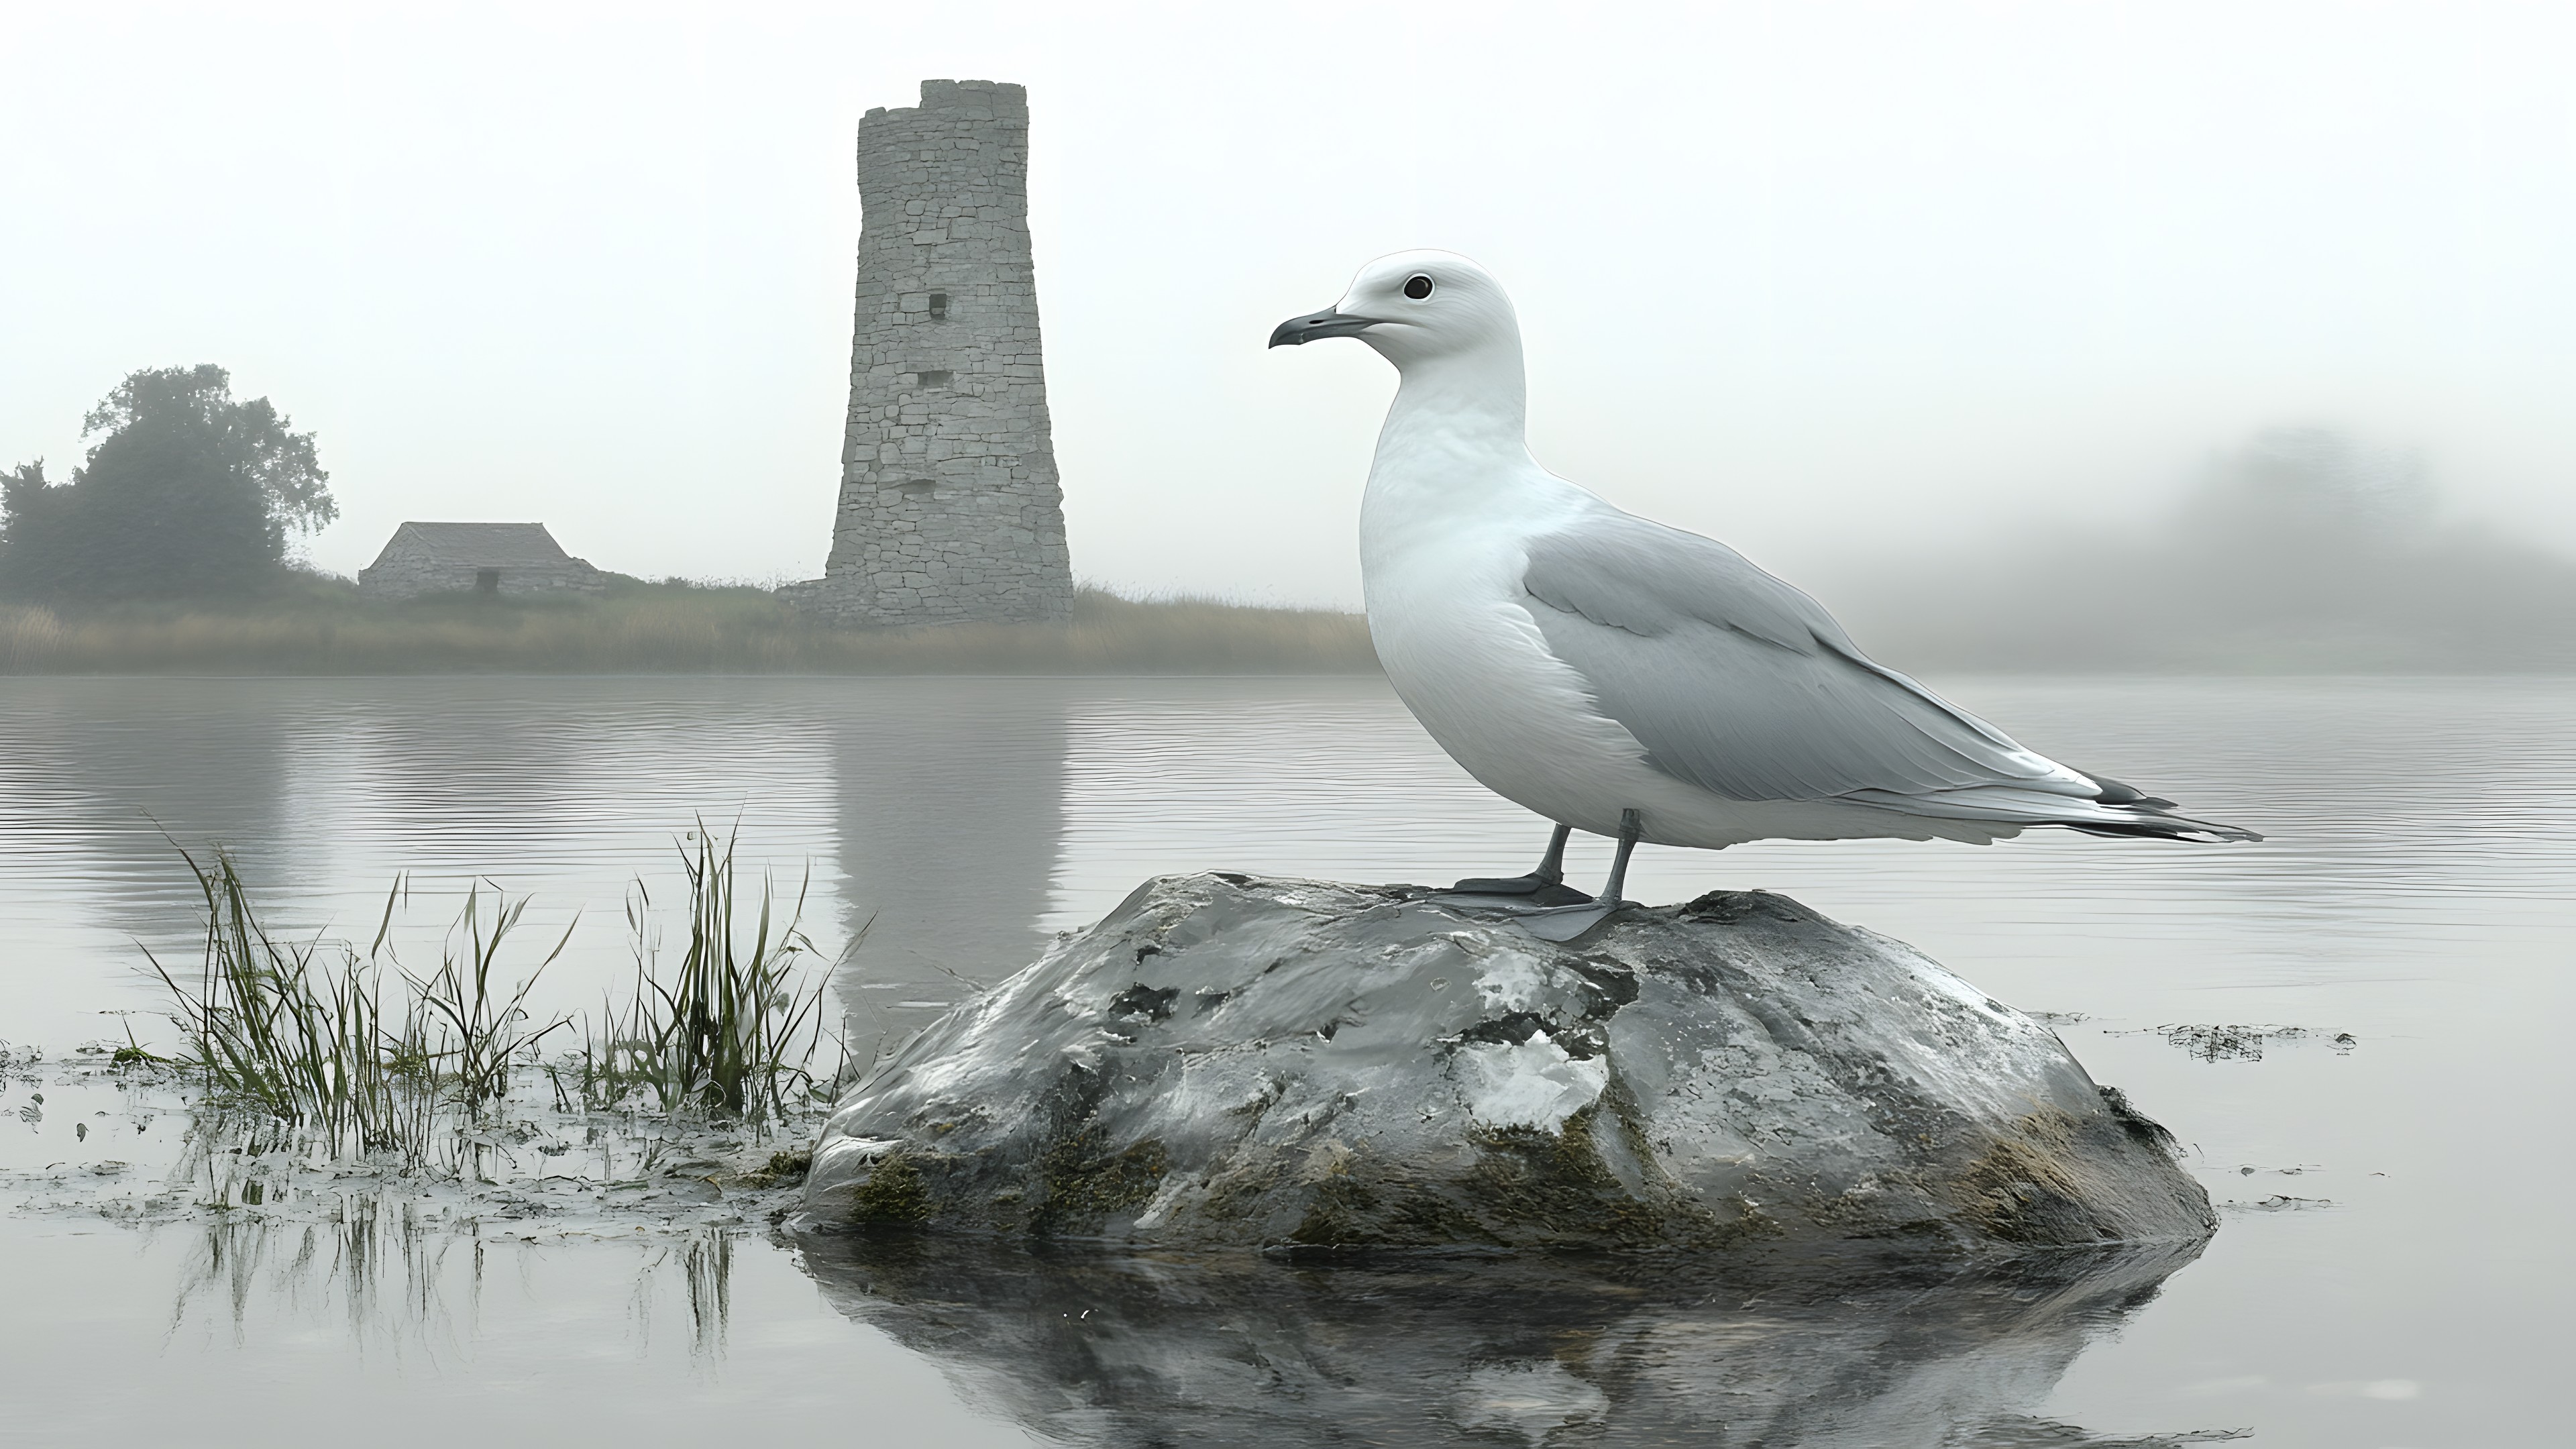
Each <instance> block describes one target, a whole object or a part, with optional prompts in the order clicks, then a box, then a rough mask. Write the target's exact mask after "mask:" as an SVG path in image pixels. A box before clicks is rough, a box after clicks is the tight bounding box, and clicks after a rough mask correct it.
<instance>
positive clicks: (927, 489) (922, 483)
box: [903, 478, 939, 498]
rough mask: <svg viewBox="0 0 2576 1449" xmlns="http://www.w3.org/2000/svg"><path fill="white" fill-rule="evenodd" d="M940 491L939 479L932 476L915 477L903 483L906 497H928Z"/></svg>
mask: <svg viewBox="0 0 2576 1449" xmlns="http://www.w3.org/2000/svg"><path fill="white" fill-rule="evenodd" d="M938 491H939V483H938V481H937V480H935V479H931V478H915V479H913V480H911V481H910V482H908V483H906V484H904V485H903V496H904V497H906V498H927V497H929V496H930V495H931V494H933V493H936V492H938Z"/></svg>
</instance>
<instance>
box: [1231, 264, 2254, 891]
mask: <svg viewBox="0 0 2576 1449" xmlns="http://www.w3.org/2000/svg"><path fill="white" fill-rule="evenodd" d="M1332 337H1356V338H1358V339H1359V340H1360V341H1362V342H1364V343H1367V344H1368V345H1369V346H1370V347H1372V348H1375V349H1376V350H1377V353H1378V355H1379V356H1381V357H1384V358H1385V359H1386V360H1387V361H1389V362H1391V363H1393V364H1395V368H1396V371H1397V373H1398V374H1399V375H1400V377H1401V379H1402V381H1401V384H1400V386H1399V387H1398V388H1397V390H1396V395H1395V401H1394V403H1393V404H1392V405H1391V406H1390V407H1389V408H1388V409H1387V414H1386V424H1385V426H1384V427H1383V428H1382V429H1381V430H1380V431H1379V433H1378V440H1377V455H1376V457H1375V459H1374V460H1373V461H1372V462H1371V463H1370V465H1369V476H1368V489H1367V492H1366V494H1365V495H1364V496H1363V499H1362V501H1361V504H1360V573H1361V580H1362V588H1363V591H1364V594H1365V596H1366V599H1367V607H1368V622H1369V636H1370V638H1371V640H1372V641H1373V642H1374V643H1375V644H1376V646H1377V653H1378V658H1379V659H1380V660H1381V661H1382V662H1383V663H1384V665H1385V668H1386V675H1387V678H1388V680H1389V681H1390V682H1391V683H1392V684H1393V685H1394V687H1395V692H1396V694H1397V696H1398V697H1399V698H1401V699H1402V700H1403V701H1404V703H1405V706H1406V707H1407V708H1408V709H1410V710H1412V711H1413V714H1414V717H1415V718H1416V719H1419V720H1420V721H1421V722H1422V726H1423V728H1424V729H1426V730H1428V731H1429V732H1430V734H1431V737H1432V739H1434V740H1436V741H1437V742H1438V743H1439V745H1440V747H1441V748H1442V749H1444V750H1446V751H1448V753H1449V755H1450V757H1451V758H1453V759H1455V760H1456V761H1457V762H1458V763H1459V764H1460V765H1461V766H1463V767H1464V768H1465V769H1466V771H1467V773H1468V774H1470V775H1472V776H1474V777H1475V778H1476V779H1477V780H1478V781H1479V782H1481V783H1482V784H1483V785H1484V786H1485V787H1486V788H1488V789H1490V790H1492V791H1494V792H1495V793H1496V794H1498V795H1501V796H1503V797H1504V798H1505V799H1508V800H1511V801H1513V802H1514V803H1516V804H1519V805H1521V806H1523V807H1525V808H1527V809H1529V810H1531V811H1533V812H1535V813H1536V814H1538V815H1540V816H1543V817H1545V818H1546V819H1548V820H1551V821H1554V822H1555V824H1556V828H1555V832H1554V834H1553V835H1551V836H1550V838H1549V841H1548V845H1547V851H1546V854H1545V855H1544V857H1542V858H1541V860H1540V862H1539V864H1538V866H1537V868H1535V869H1533V870H1531V871H1529V872H1527V873H1526V874H1523V875H1518V876H1511V877H1500V878H1496V877H1484V878H1477V879H1471V880H1463V881H1460V882H1458V883H1457V885H1456V886H1455V887H1453V888H1452V890H1453V892H1455V893H1457V894H1459V895H1463V896H1467V897H1474V898H1480V899H1486V900H1491V901H1494V902H1496V903H1498V904H1503V905H1506V906H1509V907H1512V908H1516V909H1518V910H1521V911H1523V912H1525V913H1527V914H1530V915H1533V916H1539V915H1562V916H1563V918H1564V919H1562V920H1561V921H1560V922H1557V923H1556V924H1555V927H1554V928H1553V929H1547V930H1539V928H1538V927H1537V926H1535V925H1534V926H1533V927H1532V929H1533V930H1539V933H1540V934H1542V935H1546V936H1549V937H1552V938H1555V939H1571V938H1572V937H1573V936H1574V935H1577V934H1580V933H1581V932H1582V931H1584V930H1588V929H1589V928H1590V927H1591V926H1592V925H1593V924H1596V923H1598V922H1599V921H1600V920H1601V919H1603V918H1604V917H1606V916H1607V915H1608V914H1609V913H1610V912H1611V911H1613V910H1615V909H1617V907H1618V906H1619V904H1620V902H1621V892H1622V888H1623V886H1624V884H1625V882H1626V879H1627V871H1628V858H1629V856H1630V854H1631V853H1632V852H1634V851H1635V849H1636V847H1637V845H1638V843H1639V842H1640V841H1644V842H1647V843H1650V844H1655V845H1675V846H1692V847H1697V848H1700V849H1705V850H1719V849H1723V848H1725V847H1727V846H1730V845H1738V844H1742V843H1744V842H1747V841H1753V840H1863V839H1888V838H1893V839H1898V840H1932V839H1943V840H1961V841H1968V842H1971V843H1974V844H1979V845H1984V844H1991V843H1993V842H1994V841H1997V840H2001V839H2004V838H2007V837H2009V836H2014V835H2018V834H2020V833H2021V832H2022V831H2024V830H2027V829H2029V828H2031V827H2033V826H2039V825H2056V826H2063V827H2065V828H2067V829H2070V830H2080V831H2084V832H2086V833H2088V834H2092V835H2117V836H2139V837H2145V838H2149V839H2162V840H2191V841H2222V840H2256V839H2260V838H2261V837H2259V836H2257V835H2255V834H2254V833H2253V832H2252V831H2248V830H2240V829H2238V828H2237V827H2235V826H2232V825H2218V824H2213V823H2211V822H2209V821H2204V820H2193V819H2190V818H2188V817H2185V816H2182V815H2178V814H2175V813H2173V808H2174V807H2173V802H2172V801H2170V800H2160V799H2157V798H2155V797H2153V796H2150V795H2147V794H2145V793H2143V792H2141V791H2139V790H2136V789H2134V788H2132V787H2130V786H2128V785H2125V784H2122V783H2121V782H2119V781H2117V780H2114V779H2111V778H2109V777H2108V776H2104V775H2096V774H2092V773H2089V772H2087V771H2083V770H2078V769H2074V768H2071V767H2069V766H2066V765H2062V764H2059V763H2058V762H2057V761H2055V760H2052V759H2050V758H2048V757H2047V756H2045V755H2042V754H2040V753H2038V752H2037V751H2035V750H2032V749H2029V748H2027V747H2026V746H2023V745H2022V744H2020V743H2018V742H2016V741H2015V740H2014V739H2013V738H2012V737H2011V736H2009V735H2006V734H2005V733H2004V732H2003V731H2001V730H1999V729H1997V728H1995V727H1994V726H1993V725H1990V724H1988V723H1986V722H1985V721H1984V720H1981V719H1979V718H1977V717H1976V716H1975V715H1972V714H1970V713H1968V712H1967V711H1966V710H1963V709H1960V708H1959V707H1958V706H1956V705H1954V704H1951V703H1950V702H1949V701H1947V700H1945V699H1943V698H1941V697H1940V696H1939V695H1937V694H1934V693H1933V692H1932V691H1931V690H1929V689H1926V688H1924V687H1923V686H1922V685H1920V684H1918V683H1916V682H1915V681H1914V680H1912V679H1909V678H1907V677H1906V676H1905V675H1902V674H1899V673H1897V672H1896V671H1895V670H1893V669H1889V668H1887V667H1886V666H1884V665H1881V664H1878V663H1876V662H1874V661H1872V660H1871V659H1870V658H1869V656H1868V655H1866V654H1863V653H1862V652H1861V650H1860V646H1858V645H1856V644H1854V643H1853V642H1852V640H1851V636H1850V635H1849V634H1847V633H1845V632H1844V630H1843V627H1842V625H1840V624H1839V623H1836V622H1835V620H1834V617H1833V615H1831V614H1829V613H1827V612H1826V611H1825V609H1824V607H1823V606H1822V605H1820V604H1818V603H1817V602H1816V601H1815V600H1813V599H1811V598H1809V597H1807V596H1806V595H1805V594H1803V593H1801V592H1799V591H1798V590H1797V589H1795V588H1793V587H1791V586H1790V585H1789V584H1787V583H1785V582H1783V581H1782V580H1780V579H1778V578H1775V577H1774V576H1772V575H1770V574H1768V573H1765V572H1763V571H1762V570H1761V569H1759V568H1756V567H1755V566H1754V565H1753V564H1752V563H1751V562H1750V561H1748V560H1747V559H1746V558H1745V557H1744V556H1743V555H1742V554H1739V553H1737V552H1736V551H1735V550H1733V549H1731V548H1728V547H1727V546H1726V545H1725V544H1722V543H1719V542H1717V541H1716V540H1714V539H1709V538H1703V537H1701V536H1700V535H1698V534H1695V533H1688V532H1685V531H1683V530H1681V529H1678V528H1669V527H1666V526H1665V525H1663V524H1660V523H1656V522H1654V521H1652V520H1651V519H1645V518H1639V517H1637V516H1636V515H1634V514H1631V513H1625V512H1622V511H1621V510H1619V509H1617V508H1614V507H1612V506H1611V505H1610V504H1609V503H1608V502H1607V501H1605V500H1603V499H1602V498H1601V497H1600V496H1599V495H1597V494H1595V493H1592V492H1591V491H1589V490H1587V489H1584V488H1580V487H1577V486H1576V485H1574V484H1572V483H1569V482H1567V481H1566V480H1564V479H1562V478H1559V477H1557V476H1556V475H1555V474H1553V473H1550V472H1549V471H1547V469H1545V468H1543V467H1541V466H1540V465H1539V463H1538V461H1537V460H1536V459H1535V458H1533V457H1532V456H1531V455H1530V450H1529V444H1528V441H1527V438H1526V435H1525V424H1526V421H1527V413H1528V404H1527V384H1526V381H1525V378H1524V376H1523V370H1522V364H1521V336H1520V322H1519V319H1518V317H1517V315H1516V314H1515V313H1514V312H1513V310H1512V303H1511V299H1510V297H1509V296H1507V295H1506V294H1505V293H1504V291H1503V288H1502V286H1501V285H1500V284H1499V283H1498V282H1496V281H1495V280H1494V277H1493V275H1492V274H1491V273H1489V272H1487V271H1486V270H1485V269H1484V268H1483V267H1481V266H1478V265H1477V264H1476V263H1475V262H1473V261H1470V260H1469V259H1467V258H1466V257H1463V256H1459V255H1457V254H1456V253H1454V252H1445V251H1407V252H1397V253H1395V254H1393V255H1391V256H1385V257H1380V258H1378V259H1377V260H1376V261H1373V262H1371V263H1369V264H1368V265H1367V266H1365V267H1362V268H1361V269H1360V272H1359V275H1358V276H1357V277H1356V278H1354V279H1353V280H1352V282H1351V286H1350V290H1349V291H1348V292H1346V293H1345V294H1344V295H1343V297H1342V299H1341V300H1340V301H1339V302H1336V303H1334V304H1333V305H1332V306H1330V307H1327V308H1325V309H1324V310H1323V311H1321V312H1314V313H1309V314H1307V315H1305V316H1301V317H1292V318H1290V319H1289V320H1287V321H1285V322H1282V323H1280V324H1279V326H1278V328H1277V329H1276V330H1275V331H1273V332H1272V333H1271V334H1270V345H1271V346H1272V347H1288V346H1299V345H1302V344H1305V343H1308V342H1317V341H1321V340H1323V339H1326V338H1332ZM1576 830H1581V831H1584V832H1586V833H1589V834H1594V835H1604V836H1609V837H1611V838H1612V839H1615V840H1616V841H1617V842H1618V850H1617V853H1616V855H1615V857H1614V859H1613V861H1612V864H1611V867H1610V876H1609V881H1608V883H1607V885H1606V886H1605V887H1604V889H1603V890H1602V892H1601V894H1600V895H1599V896H1598V897H1592V896H1586V895H1584V894H1583V893H1582V892H1580V891H1577V890H1574V889H1573V888H1571V887H1569V886H1567V885H1566V884H1565V869H1564V866H1565V845H1566V841H1567V839H1568V838H1569V836H1570V835H1571V834H1572V832H1574V831H1576Z"/></svg>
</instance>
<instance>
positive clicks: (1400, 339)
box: [1270, 251, 1521, 370]
mask: <svg viewBox="0 0 2576 1449" xmlns="http://www.w3.org/2000/svg"><path fill="white" fill-rule="evenodd" d="M1326 337H1356V338H1358V339H1359V340H1361V341H1362V342H1365V343H1367V344H1368V345H1369V346H1371V347H1374V348H1376V349H1377V350H1378V353H1379V354H1380V355H1381V356H1383V357H1385V358H1386V360H1387V361H1389V362H1392V363H1394V364H1395V365H1396V367H1397V368H1398V369H1399V370H1401V369H1403V368H1406V367H1408V366H1410V365H1412V364H1414V363H1416V362H1423V361H1428V360H1430V359H1433V358H1445V357H1455V356H1459V355H1462V354H1473V353H1480V352H1496V353H1504V354H1508V355H1509V356H1510V358H1511V359H1512V361H1514V362H1515V363H1517V362H1518V361H1519V355H1520V338H1521V328H1520V319H1519V318H1518V317H1516V316H1515V315H1514V314H1513V312H1512V299H1511V298H1509V297H1507V296H1505V295H1504V294H1503V288H1502V284H1501V283H1499V282H1497V281H1495V280H1494V277H1493V274H1492V273H1490V272H1488V271H1486V270H1485V269H1484V268H1483V267H1480V266H1478V265H1476V264H1475V263H1474V262H1472V261H1469V260H1468V259H1467V258H1465V257H1462V256H1460V255H1458V254H1457V253H1456V252H1440V251H1412V252H1396V253H1394V254H1393V255H1391V256H1383V257H1380V258H1378V259H1377V260H1376V261H1373V262H1371V263H1369V264H1368V265H1367V266H1364V267H1362V268H1360V273H1359V275H1358V276H1356V277H1353V278H1352V279H1351V288H1350V290H1349V291H1347V292H1345V293H1343V294H1342V300H1340V301H1338V302H1336V303H1334V304H1333V305H1332V306H1330V307H1327V308H1325V309H1324V310H1323V311H1321V312H1310V313H1308V314H1306V315H1305V316H1303V317H1291V318H1289V319H1288V320H1287V321H1285V322H1282V323H1280V324H1279V326H1278V327H1277V328H1276V329H1274V330H1273V331H1272V332H1271V334H1270V345H1271V346H1273V347H1295V346H1299V345H1301V344H1304V343H1308V342H1314V341H1317V340H1319V339H1322V338H1326Z"/></svg>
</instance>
